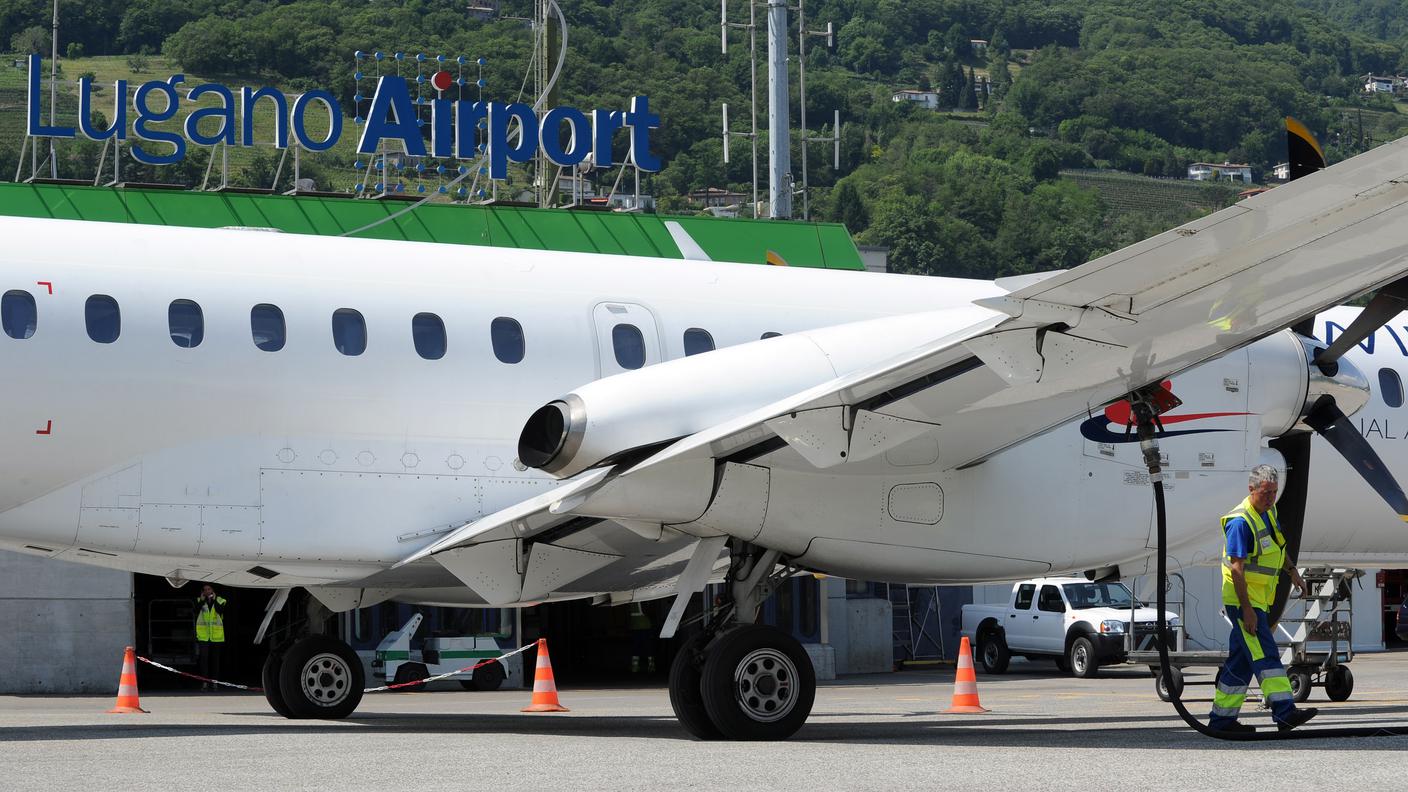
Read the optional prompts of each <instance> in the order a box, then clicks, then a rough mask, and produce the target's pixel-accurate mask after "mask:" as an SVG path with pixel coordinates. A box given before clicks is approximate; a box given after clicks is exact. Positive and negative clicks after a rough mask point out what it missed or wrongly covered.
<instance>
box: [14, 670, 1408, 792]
mask: <svg viewBox="0 0 1408 792" xmlns="http://www.w3.org/2000/svg"><path fill="white" fill-rule="evenodd" d="M1352 668H1353V669H1354V673H1355V678H1356V685H1355V691H1354V696H1353V697H1352V698H1351V699H1350V700H1349V701H1347V702H1344V703H1339V704H1336V703H1332V702H1329V701H1327V700H1326V698H1325V694H1324V692H1323V691H1322V690H1319V689H1316V690H1315V691H1314V693H1313V694H1312V697H1311V701H1310V702H1308V704H1309V705H1311V706H1318V707H1320V709H1321V714H1320V716H1319V718H1317V719H1316V720H1315V721H1313V722H1312V723H1311V724H1310V725H1309V726H1307V727H1305V728H1306V730H1311V729H1313V728H1315V727H1321V728H1324V727H1329V726H1343V725H1379V724H1384V725H1397V726H1399V727H1402V728H1404V729H1405V730H1406V731H1408V653H1397V654H1377V655H1361V656H1360V657H1359V658H1357V659H1356V660H1355V662H1354V664H1353V666H1352ZM1208 671H1209V670H1208V669H1193V670H1191V676H1190V677H1189V679H1190V681H1193V682H1197V681H1204V682H1207V681H1210V680H1211V676H1210V674H1209V673H1208ZM952 675H953V670H952V668H942V669H937V670H933V671H923V672H918V671H916V672H904V673H899V674H885V675H876V676H863V677H850V678H844V679H842V680H839V681H837V682H832V683H824V684H823V686H822V687H821V688H820V689H819V690H818V692H817V700H816V706H815V709H814V710H813V713H812V717H811V719H810V721H808V723H807V725H806V726H804V727H803V728H802V730H801V731H800V732H798V733H797V735H796V736H795V737H794V738H793V739H792V740H790V741H788V742H785V743H773V744H766V743H705V742H698V741H694V740H692V739H690V738H689V737H688V736H687V735H686V733H685V732H684V730H683V729H681V728H680V727H679V726H678V725H677V724H676V723H675V721H674V718H673V717H672V715H671V712H670V704H669V699H668V696H667V694H666V691H665V690H664V689H663V688H662V687H645V688H631V689H600V688H598V689H590V690H581V689H564V690H562V692H561V695H562V702H563V704H565V705H566V706H568V707H570V708H571V709H572V712H571V713H569V714H557V715H525V714H521V713H519V712H518V710H519V708H521V707H523V706H525V705H526V704H527V703H528V699H529V693H528V692H527V691H520V690H511V691H509V690H504V691H498V692H495V693H471V692H427V693H399V694H376V695H369V696H368V697H367V698H366V699H365V700H364V701H363V703H362V706H361V707H360V708H359V710H358V711H357V712H356V713H355V714H354V715H353V716H352V717H351V718H349V719H347V720H344V721H336V722H325V721H289V720H285V719H283V718H281V717H279V716H278V715H275V714H274V713H273V712H272V711H270V709H269V708H268V706H267V705H266V704H265V702H264V700H263V697H262V696H260V695H257V694H204V695H197V694H159V695H149V696H144V697H143V698H142V704H143V706H144V707H145V708H146V709H148V710H150V711H151V712H150V714H147V715H108V714H106V713H105V710H107V709H108V708H109V707H110V706H112V699H111V697H106V696H105V697H90V696H83V697H60V696H0V790H7V791H8V790H55V789H99V790H104V792H112V791H113V790H129V789H131V790H167V789H170V790H177V789H180V790H226V789H240V790H244V789H248V790H256V789H257V790H285V789H288V790H333V789H336V790H400V789H417V790H425V791H427V792H428V791H430V790H441V789H445V790H449V789H456V790H459V789H471V790H499V789H508V788H513V789H528V790H533V789H552V790H558V789H584V790H585V789H590V790H603V789H605V790H618V789H619V790H659V789H701V790H716V789H728V790H745V789H749V790H751V789H767V790H779V789H813V790H819V789H827V790H830V789H877V790H879V789H883V790H890V791H893V790H902V789H920V788H922V789H926V790H941V789H959V788H964V789H1013V790H1066V789H1070V790H1081V792H1089V791H1090V790H1115V789H1118V790H1139V791H1140V792H1144V791H1145V790H1203V789H1218V790H1226V789H1228V788H1231V787H1234V786H1238V785H1245V784H1246V783H1247V779H1249V778H1250V779H1255V786H1256V787H1257V788H1258V789H1272V790H1291V789H1296V788H1306V787H1309V786H1311V785H1315V786H1317V787H1320V788H1324V787H1327V786H1330V785H1331V784H1333V785H1336V786H1344V787H1347V788H1352V789H1374V788H1379V789H1385V790H1387V789H1401V788H1403V787H1404V786H1405V776H1408V754H1406V753H1405V749H1408V737H1378V738H1371V739H1356V740H1329V739H1312V740H1299V741H1294V742H1286V743H1276V744H1236V743H1224V742H1219V741H1216V740H1211V739H1208V738H1206V737H1202V736H1200V735H1198V734H1196V733H1195V732H1193V731H1191V730H1190V729H1188V728H1187V727H1186V726H1185V725H1184V724H1183V723H1182V721H1181V720H1179V719H1178V717H1177V715H1176V714H1175V713H1174V712H1173V710H1172V708H1171V707H1170V705H1168V704H1165V703H1163V702H1161V701H1159V700H1158V699H1157V698H1156V697H1155V695H1154V688H1153V683H1152V680H1151V678H1150V677H1149V676H1148V672H1147V670H1144V669H1136V668H1115V669H1106V670H1104V673H1103V675H1102V677H1101V678H1099V679H1094V680H1080V679H1073V678H1070V677H1068V676H1065V675H1063V674H1060V673H1059V672H1057V671H1056V669H1055V668H1054V666H1053V665H1052V664H1051V663H1026V662H1021V661H1014V662H1013V665H1012V671H1011V672H1010V673H1008V674H1006V675H1003V676H999V677H991V676H979V680H978V684H979V692H980V694H981V696H982V702H983V704H984V706H986V707H988V708H990V709H992V712H991V713H990V714H986V715H944V714H942V712H941V711H942V710H943V709H945V708H947V706H948V704H949V698H950V696H951V694H952V684H951V680H952ZM1211 695H1212V688H1211V687H1210V686H1208V685H1192V686H1190V687H1189V689H1188V691H1187V693H1186V694H1185V698H1186V699H1189V700H1190V701H1191V703H1190V709H1192V710H1193V711H1194V712H1197V713H1205V712H1206V711H1207V709H1208V707H1209V702H1210V700H1211ZM1257 706H1258V705H1257V704H1256V703H1255V702H1248V705H1247V709H1246V711H1245V712H1244V719H1245V720H1246V721H1247V722H1250V723H1255V724H1259V725H1261V726H1262V727H1263V728H1264V729H1265V728H1268V727H1269V725H1270V719H1269V717H1268V714H1267V713H1266V712H1259V711H1257Z"/></svg>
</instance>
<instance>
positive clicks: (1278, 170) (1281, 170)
mask: <svg viewBox="0 0 1408 792" xmlns="http://www.w3.org/2000/svg"><path fill="white" fill-rule="evenodd" d="M1271 178H1273V179H1275V180H1276V181H1290V180H1291V163H1289V162H1281V163H1277V164H1276V166H1275V167H1273V168H1272V169H1271Z"/></svg>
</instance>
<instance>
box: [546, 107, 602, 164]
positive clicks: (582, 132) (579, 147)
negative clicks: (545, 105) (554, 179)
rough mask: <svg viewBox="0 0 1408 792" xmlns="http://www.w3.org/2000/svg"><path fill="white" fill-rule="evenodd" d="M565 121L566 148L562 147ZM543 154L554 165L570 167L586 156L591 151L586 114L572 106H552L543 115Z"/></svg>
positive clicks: (589, 131)
mask: <svg viewBox="0 0 1408 792" xmlns="http://www.w3.org/2000/svg"><path fill="white" fill-rule="evenodd" d="M564 121H566V122H567V127H568V129H567V148H565V149H564V148H563V147H562V135H561V132H562V122H564ZM540 137H541V138H542V147H543V154H544V155H546V156H547V158H548V161H549V162H551V163H552V164H554V165H560V166H562V167H564V168H570V167H572V166H573V165H576V164H577V163H579V162H581V161H582V160H584V159H586V158H587V154H588V153H589V152H590V151H591V147H592V145H591V143H592V138H591V129H590V127H589V126H588V122H587V116H586V114H584V113H583V112H582V111H581V110H577V109H576V108H572V107H554V108H553V109H551V110H549V111H548V112H547V115H545V116H543V128H542V131H541V135H540Z"/></svg>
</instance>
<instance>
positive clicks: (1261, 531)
mask: <svg viewBox="0 0 1408 792" xmlns="http://www.w3.org/2000/svg"><path fill="white" fill-rule="evenodd" d="M1234 517H1241V518H1242V519H1244V520H1246V521H1247V525H1248V526H1249V527H1250V528H1251V529H1252V548H1251V552H1250V553H1249V554H1248V555H1247V559H1246V561H1245V562H1244V565H1243V566H1242V571H1243V572H1244V573H1245V575H1246V579H1247V599H1248V600H1249V601H1250V602H1251V606H1252V607H1253V608H1256V609H1257V610H1264V611H1270V610H1271V603H1272V602H1273V601H1274V600H1275V599H1276V579H1277V578H1278V577H1279V576H1280V574H1281V567H1282V566H1283V565H1284V564H1285V563H1286V539H1285V537H1283V536H1282V535H1281V528H1280V523H1279V521H1278V520H1277V519H1276V507H1275V506H1274V505H1273V506H1272V507H1271V509H1270V510H1269V511H1267V512H1266V518H1267V519H1266V522H1263V521H1262V519H1261V515H1259V514H1257V511H1256V509H1254V508H1252V500H1251V497H1250V496H1248V497H1247V498H1245V499H1243V501H1242V502H1241V503H1240V504H1238V506H1237V508H1235V509H1233V510H1232V511H1231V512H1230V513H1228V514H1226V515H1224V516H1223V517H1222V604H1224V605H1241V603H1240V602H1238V601H1237V589H1236V588H1235V587H1234V586H1233V585H1232V559H1231V558H1230V557H1229V556H1228V555H1227V524H1228V523H1230V522H1232V519H1233V518H1234ZM1268 523H1269V524H1268Z"/></svg>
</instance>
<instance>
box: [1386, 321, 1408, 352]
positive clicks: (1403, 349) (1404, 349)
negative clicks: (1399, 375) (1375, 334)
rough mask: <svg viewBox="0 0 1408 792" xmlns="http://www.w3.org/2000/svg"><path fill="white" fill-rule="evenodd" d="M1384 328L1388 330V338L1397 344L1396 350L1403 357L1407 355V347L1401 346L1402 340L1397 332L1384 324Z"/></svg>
mask: <svg viewBox="0 0 1408 792" xmlns="http://www.w3.org/2000/svg"><path fill="white" fill-rule="evenodd" d="M1384 329H1385V330H1387V331H1388V335H1389V338H1392V339H1393V342H1394V343H1395V344H1398V351H1399V352H1402V353H1403V356H1404V357H1408V347H1405V346H1403V341H1402V339H1400V338H1399V337H1398V333H1395V332H1393V328H1392V327H1391V326H1389V325H1384Z"/></svg>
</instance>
